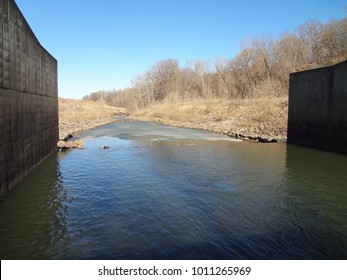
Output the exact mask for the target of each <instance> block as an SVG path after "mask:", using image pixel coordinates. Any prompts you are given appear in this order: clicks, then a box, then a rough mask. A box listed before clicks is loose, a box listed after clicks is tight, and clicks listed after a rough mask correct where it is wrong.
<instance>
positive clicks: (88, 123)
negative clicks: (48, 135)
mask: <svg viewBox="0 0 347 280" xmlns="http://www.w3.org/2000/svg"><path fill="white" fill-rule="evenodd" d="M119 114H127V109H125V108H119V107H113V106H108V105H106V104H102V103H100V102H94V101H85V100H74V99H65V98H59V138H60V139H63V138H65V137H66V136H67V135H68V134H73V133H76V132H78V131H83V130H88V129H91V128H94V127H97V126H100V125H104V124H107V123H111V122H114V121H115V119H114V117H115V116H116V115H119Z"/></svg>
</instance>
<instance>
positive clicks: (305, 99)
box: [288, 61, 347, 153]
mask: <svg viewBox="0 0 347 280" xmlns="http://www.w3.org/2000/svg"><path fill="white" fill-rule="evenodd" d="M288 143H291V144H297V145H302V146H310V147H315V148H320V149H326V150H331V151H336V152H342V153H347V61H344V62H341V63H339V64H336V65H333V66H330V67H324V68H318V69H313V70H309V71H303V72H298V73H292V74H290V77H289V116H288Z"/></svg>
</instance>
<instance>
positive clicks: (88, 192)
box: [0, 122, 347, 259]
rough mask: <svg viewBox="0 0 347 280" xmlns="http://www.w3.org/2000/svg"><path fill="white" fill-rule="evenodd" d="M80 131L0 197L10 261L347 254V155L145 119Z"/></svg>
mask: <svg viewBox="0 0 347 280" xmlns="http://www.w3.org/2000/svg"><path fill="white" fill-rule="evenodd" d="M82 136H83V137H84V138H85V144H86V148H85V149H84V150H73V151H70V152H67V153H58V155H57V156H55V157H52V158H50V159H49V160H47V161H46V162H45V163H44V164H43V165H42V166H40V167H39V168H38V169H37V170H36V171H35V172H33V173H32V174H30V176H29V177H27V178H26V179H25V180H24V181H23V182H22V183H21V184H20V185H19V186H18V187H17V188H16V190H15V191H14V192H12V193H11V194H10V195H9V196H8V197H7V198H6V199H4V200H2V201H1V202H0V257H1V258H2V259H8V258H9V259H12V258H14V259H36V258H39V259H78V258H86V259H161V258H163V259H345V258H346V257H347V245H346V244H347V216H346V213H347V190H346V187H347V186H346V182H347V157H346V156H344V155H338V154H332V153H327V152H321V151H316V150H311V149H307V148H300V147H295V146H290V145H288V146H287V145H284V144H258V143H250V142H236V141H230V138H225V137H223V136H219V135H215V134H211V133H209V132H202V131H195V130H187V129H178V128H171V127H166V126H160V125H155V124H150V123H137V122H123V123H115V124H112V125H107V126H104V127H100V128H98V129H95V130H93V131H90V132H88V133H85V134H83V135H82ZM101 145H108V146H110V149H108V150H102V149H100V148H99V146H101Z"/></svg>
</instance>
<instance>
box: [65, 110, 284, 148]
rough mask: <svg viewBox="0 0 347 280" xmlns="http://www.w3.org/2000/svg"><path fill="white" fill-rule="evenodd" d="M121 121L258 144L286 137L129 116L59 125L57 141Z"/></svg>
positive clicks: (212, 125)
mask: <svg viewBox="0 0 347 280" xmlns="http://www.w3.org/2000/svg"><path fill="white" fill-rule="evenodd" d="M121 121H141V122H153V123H158V124H163V125H168V126H172V127H182V128H190V129H198V130H205V131H210V132H214V133H217V134H221V135H226V136H229V137H231V138H235V139H241V140H248V141H255V142H260V143H286V140H287V137H286V135H285V136H284V135H271V134H266V133H262V134H260V133H249V131H248V133H247V131H246V130H244V131H241V130H237V129H233V128H230V127H229V128H228V127H226V126H222V125H218V124H213V123H189V122H178V121H168V120H163V119H160V118H154V119H151V118H148V117H147V118H146V117H136V116H131V115H129V116H128V117H127V118H126V119H124V120H117V119H116V118H115V117H109V118H104V119H100V120H94V121H88V122H77V123H60V124H59V139H64V138H65V137H67V136H68V135H69V134H72V135H73V136H75V135H74V134H79V133H80V132H83V131H87V130H91V129H94V128H97V127H99V126H103V125H107V124H111V123H114V122H121Z"/></svg>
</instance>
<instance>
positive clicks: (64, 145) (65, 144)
mask: <svg viewBox="0 0 347 280" xmlns="http://www.w3.org/2000/svg"><path fill="white" fill-rule="evenodd" d="M57 146H58V147H59V148H60V149H69V148H77V149H83V148H84V143H83V141H82V140H81V139H79V140H74V141H63V140H59V141H58V143H57Z"/></svg>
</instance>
